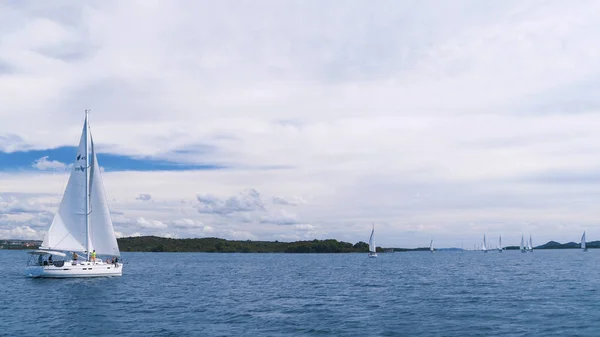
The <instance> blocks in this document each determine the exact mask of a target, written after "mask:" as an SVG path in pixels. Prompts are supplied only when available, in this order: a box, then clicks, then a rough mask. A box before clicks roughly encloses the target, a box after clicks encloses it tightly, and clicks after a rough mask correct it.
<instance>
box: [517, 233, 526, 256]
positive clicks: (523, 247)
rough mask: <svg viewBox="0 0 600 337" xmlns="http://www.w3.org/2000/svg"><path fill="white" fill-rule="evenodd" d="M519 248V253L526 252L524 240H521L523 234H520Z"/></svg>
mask: <svg viewBox="0 0 600 337" xmlns="http://www.w3.org/2000/svg"><path fill="white" fill-rule="evenodd" d="M519 248H520V249H521V253H526V252H527V251H526V250H525V238H523V234H521V245H520V246H519Z"/></svg>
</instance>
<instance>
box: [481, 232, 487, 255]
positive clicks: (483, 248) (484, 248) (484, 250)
mask: <svg viewBox="0 0 600 337" xmlns="http://www.w3.org/2000/svg"><path fill="white" fill-rule="evenodd" d="M481 250H483V252H484V253H487V251H488V250H487V245H486V243H485V234H483V245H482V246H481Z"/></svg>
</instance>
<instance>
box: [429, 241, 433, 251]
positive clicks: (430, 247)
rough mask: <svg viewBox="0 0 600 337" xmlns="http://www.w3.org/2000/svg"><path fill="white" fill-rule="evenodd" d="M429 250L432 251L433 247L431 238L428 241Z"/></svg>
mask: <svg viewBox="0 0 600 337" xmlns="http://www.w3.org/2000/svg"><path fill="white" fill-rule="evenodd" d="M429 251H430V252H432V253H433V251H434V249H433V240H431V241H430V242H429Z"/></svg>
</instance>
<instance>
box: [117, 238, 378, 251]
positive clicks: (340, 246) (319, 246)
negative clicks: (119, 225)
mask: <svg viewBox="0 0 600 337" xmlns="http://www.w3.org/2000/svg"><path fill="white" fill-rule="evenodd" d="M118 243H119V248H120V250H121V251H123V252H206V253H366V252H367V251H368V250H369V245H368V244H367V243H365V242H362V241H361V242H358V243H356V244H354V245H353V244H351V243H348V242H343V241H337V240H333V239H328V240H312V241H296V242H280V241H250V240H246V241H241V240H240V241H237V240H225V239H219V238H199V239H169V238H162V237H157V236H138V237H127V238H120V239H118ZM378 250H381V248H380V247H378Z"/></svg>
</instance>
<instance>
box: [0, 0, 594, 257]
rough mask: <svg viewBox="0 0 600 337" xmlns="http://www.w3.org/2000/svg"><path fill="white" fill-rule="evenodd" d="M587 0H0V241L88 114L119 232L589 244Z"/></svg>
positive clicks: (42, 189)
mask: <svg viewBox="0 0 600 337" xmlns="http://www.w3.org/2000/svg"><path fill="white" fill-rule="evenodd" d="M598 17H600V2H597V1H585V0H582V1H577V2H566V1H541V0H535V1H527V0H518V1H512V0H507V1H499V2H489V1H479V0H472V1H471V0H456V1H429V0H425V1H409V0H390V1H376V2H367V1H350V0H343V1H322V0H304V1H292V0H273V1H262V0H259V1H229V0H224V1H217V2H215V1H146V0H144V1H116V0H115V1H111V0H108V1H101V2H81V1H56V2H52V3H47V2H39V1H37V2H36V1H16V2H14V1H13V2H4V3H3V4H1V5H0V97H1V99H0V238H21V239H43V237H44V234H45V232H46V231H47V230H48V228H49V226H50V224H51V222H52V219H53V217H54V212H55V211H56V210H57V207H58V205H59V203H60V200H61V196H62V193H63V191H64V188H65V186H66V183H67V179H68V176H69V172H70V171H69V170H70V168H71V166H70V165H71V164H72V163H73V162H74V161H75V155H76V153H75V152H76V146H77V144H78V142H79V137H80V133H81V128H82V125H83V120H84V110H85V109H91V113H90V126H91V130H92V134H93V136H94V142H95V145H96V151H97V155H98V160H99V163H100V166H101V167H102V168H103V170H104V172H103V180H104V185H105V189H106V194H107V197H108V201H109V206H110V209H111V214H112V219H113V223H114V227H115V231H116V233H117V235H118V236H137V235H158V236H166V237H174V238H189V237H221V238H226V239H241V240H279V241H294V240H305V239H308V240H312V239H326V238H335V239H338V240H344V241H349V242H353V243H355V242H358V241H367V240H368V237H369V234H370V230H371V226H372V224H373V223H374V224H375V231H376V235H375V236H376V243H377V245H381V246H385V247H424V246H428V244H429V240H431V239H433V240H434V245H435V246H437V247H452V246H454V247H460V246H461V245H463V246H464V247H465V248H472V247H473V246H474V245H475V244H480V243H481V241H482V237H483V235H484V234H486V235H487V238H488V242H490V241H491V242H493V243H495V242H497V237H498V236H499V235H502V238H503V239H502V241H503V243H504V244H505V245H518V244H519V242H520V239H521V234H523V235H525V237H528V236H529V234H531V235H532V237H533V242H534V245H537V244H542V243H545V242H546V241H549V240H556V241H559V242H568V241H578V240H579V238H580V237H581V233H582V232H583V231H584V230H585V231H587V238H588V240H590V241H593V240H597V239H600V230H597V229H598V228H600V220H599V219H600V208H599V207H598V203H599V201H600V157H599V156H598V154H599V153H600V132H598V127H599V126H600V113H599V112H600V95H598V92H600V91H599V89H600V44H598V43H597V40H598V39H597V37H598V35H599V34H600V21H599V20H598Z"/></svg>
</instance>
